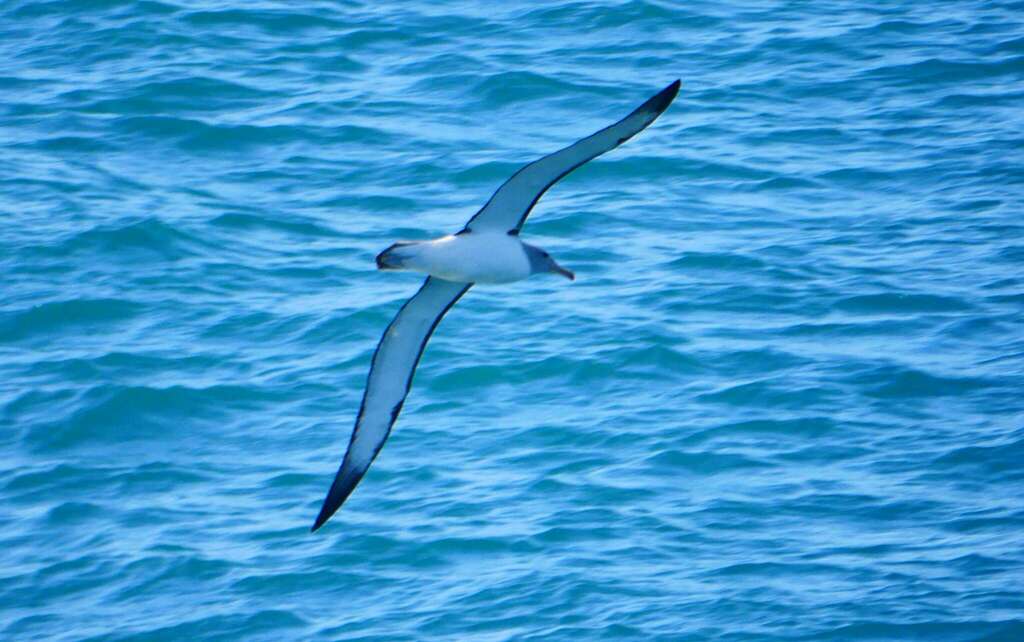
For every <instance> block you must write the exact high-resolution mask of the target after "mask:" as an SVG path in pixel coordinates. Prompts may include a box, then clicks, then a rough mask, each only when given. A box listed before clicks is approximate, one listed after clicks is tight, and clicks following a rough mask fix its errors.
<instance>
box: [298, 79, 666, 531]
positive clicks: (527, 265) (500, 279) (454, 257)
mask: <svg viewBox="0 0 1024 642" xmlns="http://www.w3.org/2000/svg"><path fill="white" fill-rule="evenodd" d="M677 93H679V81H678V80H676V81H675V82H673V83H672V84H670V85H669V86H668V87H665V88H664V89H662V90H661V91H659V92H658V93H657V94H655V95H654V96H652V97H651V98H649V99H648V100H647V101H646V102H644V104H642V105H640V106H639V107H637V108H636V109H635V110H633V111H632V112H631V113H630V114H629V115H628V116H626V117H625V118H623V119H622V120H620V121H618V122H617V123H615V124H613V125H609V126H608V127H605V128H604V129H602V130H600V131H598V132H595V133H593V134H591V135H590V136H587V137H586V138H582V139H580V140H578V141H576V142H575V143H573V144H572V145H569V146H568V147H566V148H564V149H561V150H559V151H557V152H554V153H553V154H549V155H547V156H545V157H543V158H541V159H539V160H536V161H534V162H532V163H529V164H528V165H526V166H524V167H522V168H521V169H520V170H519V171H517V172H516V173H515V174H513V175H512V178H510V179H508V180H507V181H506V182H505V183H504V184H503V185H502V186H501V187H499V188H498V191H496V192H495V193H494V194H493V195H492V196H491V198H490V200H489V201H487V203H486V204H485V205H484V206H483V207H482V208H480V211H478V212H477V213H476V214H475V215H474V216H473V217H472V218H471V219H469V222H468V223H466V225H465V227H463V228H462V229H461V230H460V231H458V232H456V233H455V234H451V235H448V236H443V237H441V238H439V239H435V240H432V241H419V242H409V241H402V242H398V243H395V244H394V245H392V246H390V247H388V248H387V249H386V250H384V251H383V252H381V253H380V254H379V255H378V256H377V267H378V269H381V270H410V271H414V272H422V273H425V274H426V275H427V279H426V280H425V281H424V282H423V285H422V286H421V287H420V289H419V291H418V292H417V293H416V294H414V295H413V296H412V298H411V299H409V300H408V301H406V302H405V304H404V305H403V306H402V308H401V309H400V310H399V311H398V314H397V315H396V316H395V318H394V319H393V320H392V321H391V324H390V325H388V327H387V329H386V330H384V336H383V337H381V340H380V343H378V344H377V350H376V351H375V352H374V354H373V360H372V362H371V364H370V374H369V376H368V377H367V380H366V390H365V391H364V392H363V401H362V404H360V406H359V414H358V415H357V416H356V425H355V428H354V429H353V431H352V436H351V438H350V439H349V442H348V450H347V451H346V452H345V457H344V459H343V460H342V462H341V467H340V468H339V469H338V472H337V474H336V475H335V477H334V482H333V483H332V484H331V488H330V490H329V491H328V492H327V497H326V498H325V499H324V503H323V506H321V508H320V513H319V515H317V517H316V521H315V522H314V523H313V528H312V529H311V530H312V531H316V530H317V529H318V528H320V527H321V526H323V525H324V522H326V521H327V520H328V519H330V517H331V515H333V514H334V513H335V512H336V511H337V510H338V509H339V508H341V505H342V504H343V503H345V500H346V499H348V497H349V495H351V494H352V491H353V490H355V487H356V485H357V484H358V483H359V481H360V480H361V479H362V478H363V475H365V474H366V471H367V469H368V468H369V467H370V464H371V463H373V460H374V459H375V458H376V457H377V453H379V452H380V449H381V448H382V447H383V446H384V442H385V441H386V440H387V438H388V435H389V434H390V433H391V427H392V426H393V425H394V423H395V420H396V419H397V418H398V413H399V412H401V410H402V404H404V403H405V397H406V395H408V394H409V387H410V386H411V385H412V378H413V373H414V372H415V370H416V365H417V364H418V363H419V360H420V356H421V355H422V354H423V349H424V348H425V347H426V345H427V341H428V340H429V339H430V335H431V334H433V332H434V328H436V327H437V324H438V323H440V321H441V319H442V318H443V317H444V315H445V313H446V312H448V310H449V309H450V308H451V307H452V306H453V305H455V303H456V301H458V300H459V299H460V298H461V297H462V295H464V294H465V293H466V292H467V291H468V290H469V288H471V287H473V285H474V284H477V283H510V282H512V281H519V280H521V279H525V278H527V277H528V276H530V275H532V274H542V273H553V274H557V275H560V276H564V277H566V278H567V279H569V280H575V278H576V276H575V275H574V274H573V273H572V272H571V271H569V270H567V269H566V268H564V267H562V266H561V265H559V264H558V263H557V262H556V261H555V260H554V259H553V258H551V255H550V254H548V253H547V252H545V251H544V250H542V249H540V248H539V247H536V246H533V245H530V244H529V243H524V242H523V241H522V239H520V238H519V231H520V230H521V229H522V227H523V224H524V223H525V222H526V217H527V216H529V215H530V211H531V210H532V209H533V206H534V205H536V204H537V201H538V200H540V197H541V196H543V195H544V192H546V191H547V190H548V188H550V187H551V186H552V185H554V184H555V183H556V182H557V181H558V180H559V179H561V178H562V177H563V176H565V175H566V174H568V173H569V172H571V171H572V170H574V169H576V168H577V167H579V166H580V165H582V164H584V163H586V162H587V161H589V160H592V159H594V158H597V157H598V156H600V155H601V154H604V153H605V152H607V151H609V150H612V149H615V148H616V147H618V146H619V145H621V144H622V143H624V142H626V141H627V140H629V139H630V138H632V137H633V136H635V135H637V134H638V133H640V132H641V131H643V130H644V129H645V128H646V127H647V126H648V125H650V124H651V123H653V122H654V121H655V119H657V118H658V116H660V115H661V114H662V112H664V111H665V109H666V108H668V106H669V104H671V102H672V100H673V99H674V98H675V97H676V94H677Z"/></svg>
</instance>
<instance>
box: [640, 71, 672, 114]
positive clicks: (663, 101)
mask: <svg viewBox="0 0 1024 642" xmlns="http://www.w3.org/2000/svg"><path fill="white" fill-rule="evenodd" d="M681 84H682V83H680V82H679V79H676V80H675V81H673V82H672V83H671V84H669V86H668V87H665V88H664V89H662V90H661V91H659V92H658V93H656V94H654V95H653V96H651V98H650V99H649V100H648V101H647V102H645V103H644V104H643V105H641V106H640V109H642V110H644V111H653V112H654V113H656V114H660V113H661V112H663V111H665V109H667V108H668V106H669V105H671V104H672V101H673V100H675V98H676V95H677V94H678V93H679V86H680V85H681Z"/></svg>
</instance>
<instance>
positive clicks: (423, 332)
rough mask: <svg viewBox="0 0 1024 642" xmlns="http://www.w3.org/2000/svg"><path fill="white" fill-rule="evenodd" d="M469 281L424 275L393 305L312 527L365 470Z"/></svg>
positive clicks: (341, 499) (327, 515) (328, 513)
mask: <svg viewBox="0 0 1024 642" xmlns="http://www.w3.org/2000/svg"><path fill="white" fill-rule="evenodd" d="M470 286H472V283H452V282H451V281H443V280H441V279H437V278H434V277H429V278H428V279H427V280H426V281H424V283H423V287H421V288H420V290H419V292H417V293H416V294H415V295H413V297H412V298H411V299H409V300H408V301H406V302H405V305H403V306H402V309H401V310H399V311H398V314H397V315H396V316H395V318H394V320H393V321H392V322H391V325H389V326H388V329H387V330H385V331H384V336H383V337H381V340H380V343H378V344H377V351H376V352H375V353H374V354H373V363H372V364H371V365H370V375H369V377H367V380H366V391H365V392H364V393H363V403H362V406H360V408H359V416H358V417H357V418H356V427H355V429H354V430H353V431H352V438H351V439H350V440H349V442H348V452H346V453H345V459H344V460H343V461H342V462H341V468H339V469H338V474H337V475H336V476H335V477H334V483H333V484H331V489H330V491H328V492H327V497H326V498H325V499H324V503H323V506H322V507H321V508H320V514H319V515H318V516H317V518H316V522H315V523H314V524H313V529H312V530H314V531H315V530H316V529H318V528H320V527H321V526H323V523H324V522H326V521H327V520H328V519H330V517H331V515H333V514H334V512H335V511H336V510H338V509H339V508H340V507H341V505H342V504H343V503H344V502H345V500H346V499H347V498H348V496H349V495H350V494H351V493H352V491H353V490H354V489H355V487H356V484H358V483H359V480H360V479H362V478H363V475H364V474H366V470H367V469H368V468H369V467H370V464H371V463H372V462H373V460H374V458H375V457H376V456H377V453H378V452H380V449H381V447H382V446H383V445H384V441H385V440H386V439H387V438H388V434H390V432H391V426H392V425H393V424H394V423H395V419H397V418H398V413H399V412H400V411H401V410H402V404H403V403H405V396H406V395H407V394H408V393H409V386H411V385H412V376H413V373H414V372H415V371H416V364H417V363H419V360H420V356H421V355H422V354H423V348H425V347H426V345H427V341H428V340H429V339H430V335H431V334H432V333H433V332H434V328H436V327H437V324H438V323H440V322H441V318H442V317H444V315H445V313H446V312H448V309H449V308H450V307H452V306H453V305H455V302H456V301H458V300H459V297H461V296H462V295H463V294H465V293H466V290H468V289H469V288H470Z"/></svg>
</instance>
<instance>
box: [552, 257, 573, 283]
mask: <svg viewBox="0 0 1024 642" xmlns="http://www.w3.org/2000/svg"><path fill="white" fill-rule="evenodd" d="M552 263H554V261H552ZM554 266H555V269H553V270H551V271H552V272H554V273H555V274H561V275H562V276H564V277H565V278H567V279H569V280H570V281H575V280H576V275H575V274H573V273H572V271H571V270H567V269H565V268H564V267H562V266H561V265H559V264H557V263H554Z"/></svg>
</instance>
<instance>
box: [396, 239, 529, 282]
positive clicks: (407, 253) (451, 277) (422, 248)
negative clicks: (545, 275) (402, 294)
mask: <svg viewBox="0 0 1024 642" xmlns="http://www.w3.org/2000/svg"><path fill="white" fill-rule="evenodd" d="M377 264H378V266H380V267H381V269H384V270H411V271H413V272H422V273H424V274H429V275H431V276H436V277H437V278H439V279H444V280H445V281H454V282H456V283H511V282H512V281H519V280H522V279H525V278H526V277H528V276H530V259H529V256H528V255H527V250H526V244H525V243H523V242H522V241H520V240H519V237H518V236H517V235H512V234H508V233H505V232H496V231H486V232H474V233H472V234H451V235H449V236H442V237H441V238H439V239H435V240H433V241H422V242H419V243H396V244H395V245H392V246H391V247H390V248H388V249H387V250H385V251H384V252H382V253H381V255H380V257H379V258H378V261H377Z"/></svg>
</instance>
